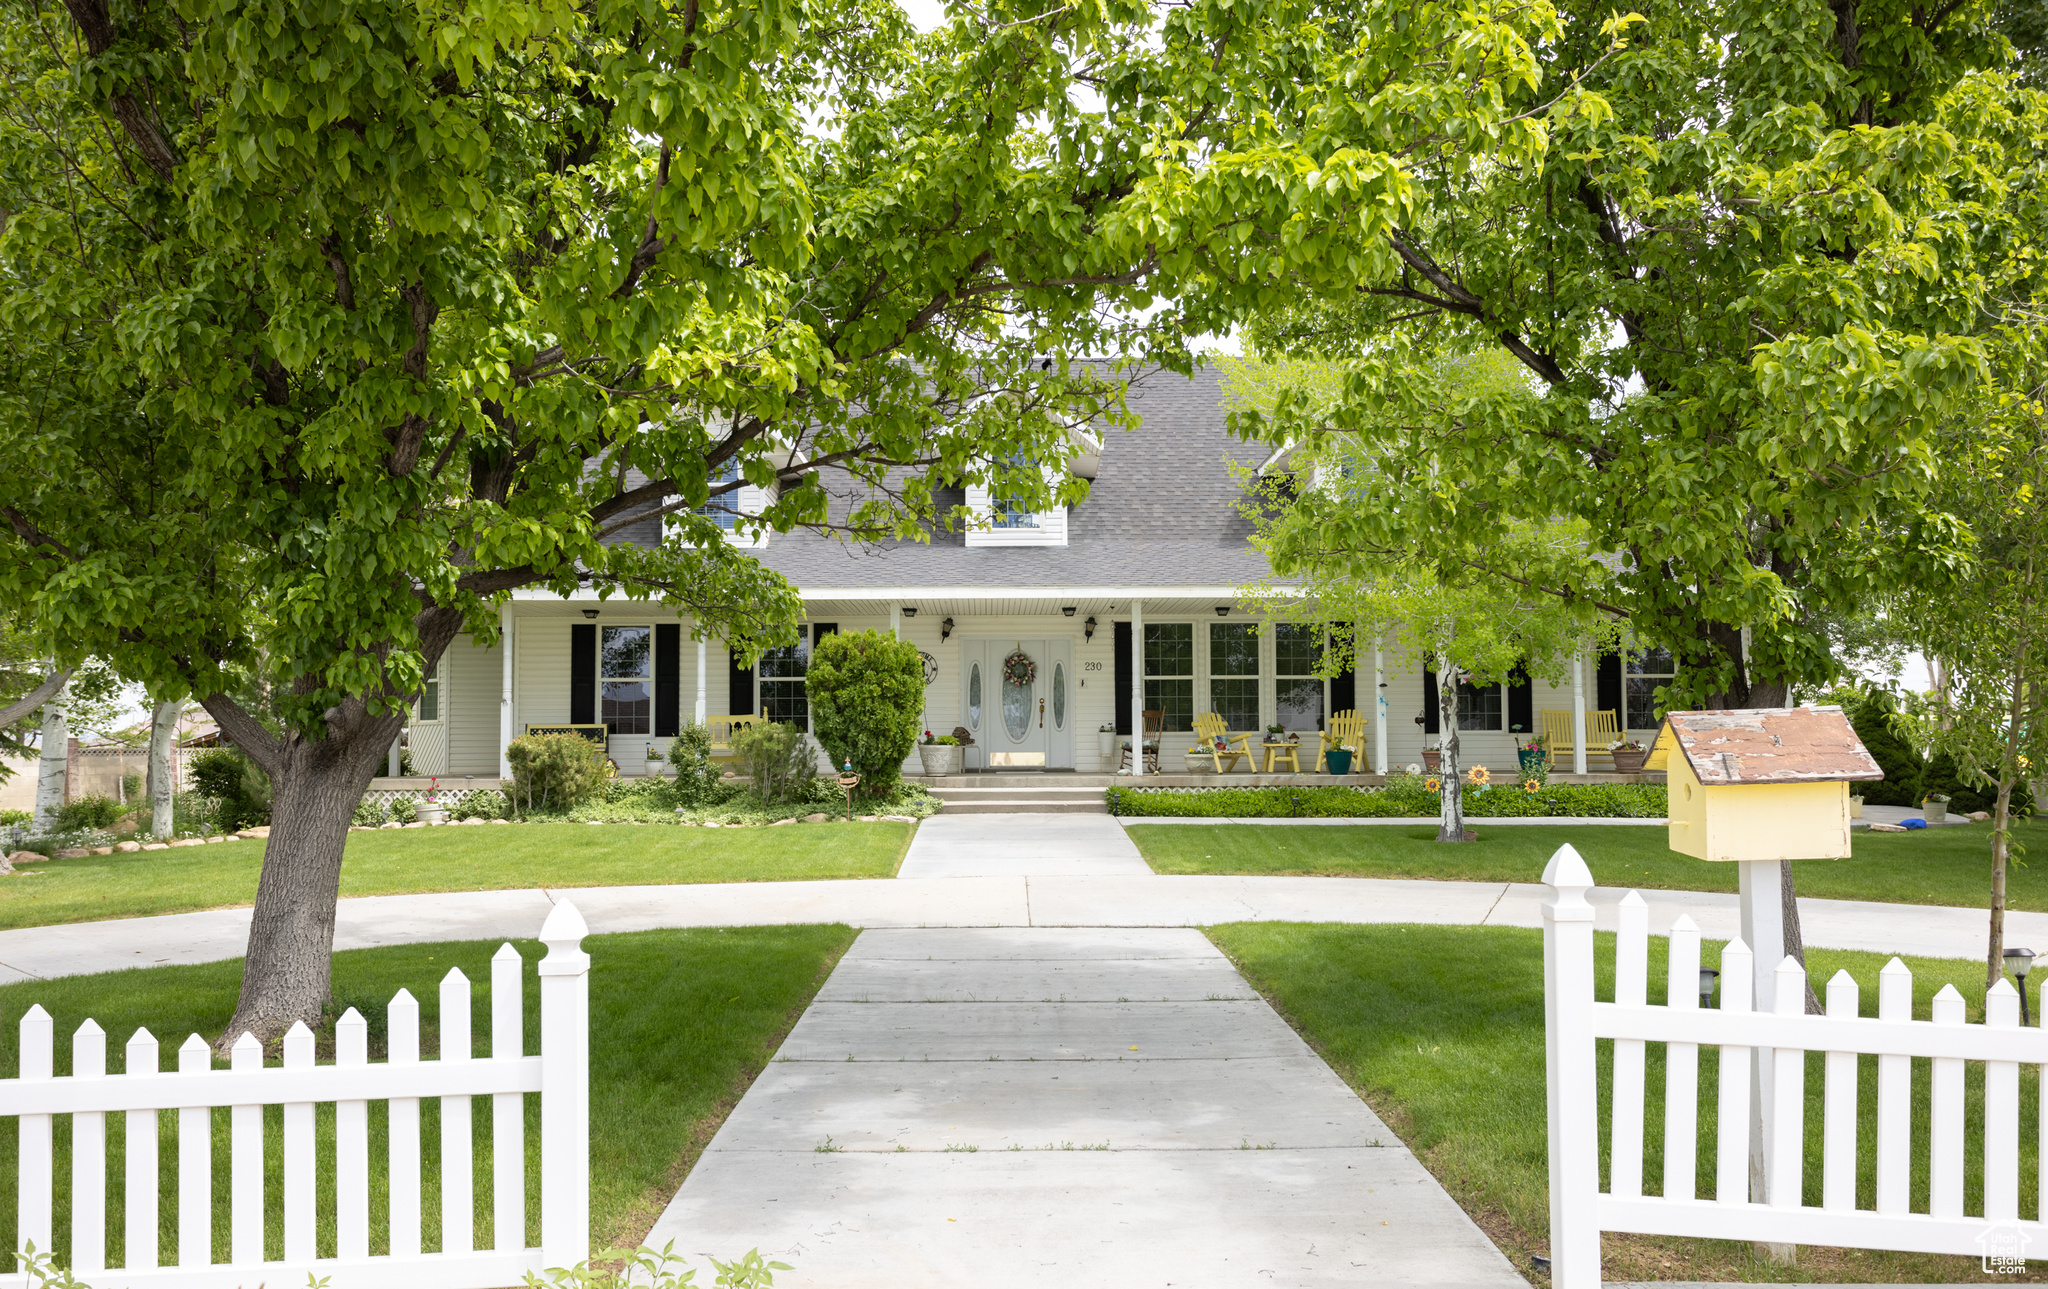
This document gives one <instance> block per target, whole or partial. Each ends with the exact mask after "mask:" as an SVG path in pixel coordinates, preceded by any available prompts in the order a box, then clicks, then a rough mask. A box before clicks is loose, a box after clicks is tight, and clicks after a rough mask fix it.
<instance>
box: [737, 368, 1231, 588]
mask: <svg viewBox="0 0 2048 1289" xmlns="http://www.w3.org/2000/svg"><path fill="white" fill-rule="evenodd" d="M1220 385H1221V381H1220V377H1219V375H1218V373H1216V372H1215V371H1213V370H1202V371H1197V372H1196V373H1195V375H1194V377H1193V378H1192V379H1188V378H1185V377H1182V376H1178V375H1175V374H1173V373H1171V372H1152V373H1149V374H1146V375H1145V376H1143V377H1142V378H1140V379H1138V380H1137V381H1135V382H1134V383H1133V385H1132V387H1131V391H1130V396H1129V406H1130V408H1131V410H1132V411H1133V412H1136V413H1137V414H1138V416H1139V417H1140V418H1141V425H1140V427H1139V428H1138V429H1136V430H1134V431H1131V432H1128V433H1125V432H1121V431H1110V432H1109V433H1108V435H1107V436H1106V442H1104V444H1103V447H1102V463H1101V466H1100V468H1099V470H1098V471H1097V475H1096V478H1095V482H1094V484H1093V486H1092V487H1091V488H1090V489H1089V495H1088V500H1087V501H1085V502H1083V503H1082V504H1081V505H1079V506H1076V507H1075V508H1074V509H1073V511H1072V512H1071V514H1070V515H1069V517H1068V521H1067V543H1068V544H1067V545H1066V546H1064V547H1033V546H975V547H969V546H967V545H966V544H965V543H964V542H963V541H962V540H961V536H960V534H958V533H953V534H940V535H938V536H937V537H935V538H934V539H933V541H932V542H931V544H930V545H925V544H922V543H917V542H887V543H880V544H868V545H860V544H849V543H843V542H839V541H835V540H833V539H831V538H827V537H819V536H817V535H815V534H812V533H807V532H799V533H787V534H777V535H776V536H775V537H774V538H772V539H771V540H770V542H769V544H768V548H767V549H766V550H764V551H761V552H760V553H759V556H760V559H761V562H762V563H764V564H766V565H767V566H768V567H770V568H772V569H774V570H775V571H776V572H778V573H781V574H782V575H783V576H784V577H787V578H788V579H789V580H790V581H792V582H794V583H796V585H797V586H798V587H800V588H802V589H804V590H807V591H808V590H811V589H813V588H823V587H834V588H859V587H884V586H987V587H990V588H992V589H993V588H1000V587H1006V586H1012V587H1039V586H1046V587H1051V586H1225V585H1240V584H1243V583H1246V582H1254V581H1257V580H1259V579H1260V578H1263V577H1265V576H1266V575H1267V571H1268V570H1267V567H1266V562H1265V559H1264V558H1263V557H1262V556H1261V555H1260V554H1259V553H1258V552H1257V551H1256V550H1254V549H1253V548H1252V546H1251V544H1250V542H1249V541H1248V538H1249V537H1250V536H1251V532H1252V525H1251V521H1250V520H1248V519H1246V518H1245V517H1244V515H1243V514H1241V513H1240V512H1239V511H1238V509H1237V503H1238V501H1239V499H1240V497H1241V495H1242V494H1241V492H1240V484H1239V483H1238V481H1237V479H1235V478H1233V477H1232V473H1231V465H1232V464H1233V463H1235V464H1237V465H1239V466H1249V467H1256V466H1257V465H1258V463H1259V462H1261V461H1263V460H1264V459H1265V457H1266V453H1267V450H1268V449H1266V448H1265V447H1263V446H1261V445H1258V444H1250V443H1242V442H1239V441H1238V440H1236V439H1233V438H1232V437H1231V436H1230V433H1229V431H1228V430H1227V429H1226V428H1225V427H1224V408H1223V399H1222V391H1221V388H1220Z"/></svg>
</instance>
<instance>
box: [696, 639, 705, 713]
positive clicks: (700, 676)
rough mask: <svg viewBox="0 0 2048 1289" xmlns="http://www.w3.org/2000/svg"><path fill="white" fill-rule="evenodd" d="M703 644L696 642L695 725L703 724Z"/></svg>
mask: <svg viewBox="0 0 2048 1289" xmlns="http://www.w3.org/2000/svg"><path fill="white" fill-rule="evenodd" d="M704 701H705V699H704V642H703V641H702V640H699V641H698V642H697V723H698V724H699V725H702V724H703V723H704Z"/></svg>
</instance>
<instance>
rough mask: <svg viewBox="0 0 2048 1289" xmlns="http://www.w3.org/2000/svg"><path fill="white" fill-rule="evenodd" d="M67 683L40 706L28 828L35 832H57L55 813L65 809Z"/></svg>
mask: <svg viewBox="0 0 2048 1289" xmlns="http://www.w3.org/2000/svg"><path fill="white" fill-rule="evenodd" d="M70 692H71V688H70V686H69V685H68V684H67V685H65V686H64V687H63V688H62V689H59V690H58V691H57V695H56V697H54V698H52V699H51V700H50V701H49V702H47V703H44V704H43V730H42V740H43V745H42V755H41V757H40V759H39V760H38V761H37V762H36V817H35V822H34V823H33V824H32V825H30V827H31V829H32V830H33V831H35V832H38V833H48V832H53V831H55V830H56V827H57V812H58V811H60V810H62V809H63V808H64V798H65V795H66V794H65V791H64V787H65V784H64V779H65V775H66V774H67V773H68V772H69V770H70V765H71V727H70V724H69V722H67V721H66V720H65V719H64V699H65V698H66V697H67V696H68V695H69V694H70Z"/></svg>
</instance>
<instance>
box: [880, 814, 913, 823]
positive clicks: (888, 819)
mask: <svg viewBox="0 0 2048 1289" xmlns="http://www.w3.org/2000/svg"><path fill="white" fill-rule="evenodd" d="M882 822H883V823H885V824H914V823H916V822H917V816H916V815H883V816H882Z"/></svg>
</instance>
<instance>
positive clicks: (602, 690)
mask: <svg viewBox="0 0 2048 1289" xmlns="http://www.w3.org/2000/svg"><path fill="white" fill-rule="evenodd" d="M597 665H598V699H599V710H598V719H599V720H601V721H603V722H604V727H605V728H606V729H607V730H610V731H611V732H612V733H614V734H647V733H651V732H653V729H654V628H653V627H614V626H606V627H604V628H602V629H601V631H600V637H599V643H598V650H597Z"/></svg>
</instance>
